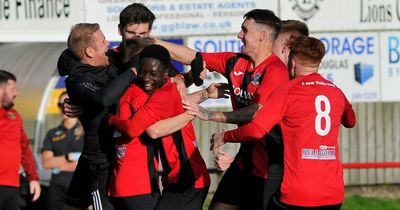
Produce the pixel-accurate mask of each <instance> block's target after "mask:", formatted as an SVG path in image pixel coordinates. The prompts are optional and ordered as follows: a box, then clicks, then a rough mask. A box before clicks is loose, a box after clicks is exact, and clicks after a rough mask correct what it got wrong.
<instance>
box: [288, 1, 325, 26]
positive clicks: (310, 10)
mask: <svg viewBox="0 0 400 210" xmlns="http://www.w3.org/2000/svg"><path fill="white" fill-rule="evenodd" d="M290 1H291V2H292V5H293V6H292V10H293V11H294V12H295V13H296V14H297V15H298V16H299V17H300V18H301V19H303V20H304V21H307V20H309V19H311V18H312V17H314V15H315V14H316V13H317V12H318V10H319V3H320V2H321V1H322V0H307V1H304V0H303V1H302V0H290Z"/></svg>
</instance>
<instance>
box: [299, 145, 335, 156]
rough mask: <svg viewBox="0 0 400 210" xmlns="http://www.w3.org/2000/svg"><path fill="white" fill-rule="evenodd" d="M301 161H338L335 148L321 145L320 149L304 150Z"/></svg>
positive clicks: (302, 150)
mask: <svg viewBox="0 0 400 210" xmlns="http://www.w3.org/2000/svg"><path fill="white" fill-rule="evenodd" d="M301 159H305V160H336V148H335V146H326V145H320V146H319V148H318V149H311V148H302V149H301Z"/></svg>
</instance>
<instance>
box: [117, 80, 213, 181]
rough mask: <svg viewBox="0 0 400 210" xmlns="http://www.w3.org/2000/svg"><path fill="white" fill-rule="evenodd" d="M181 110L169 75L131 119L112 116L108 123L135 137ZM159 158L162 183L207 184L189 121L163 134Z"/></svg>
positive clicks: (176, 91) (201, 159)
mask: <svg viewBox="0 0 400 210" xmlns="http://www.w3.org/2000/svg"><path fill="white" fill-rule="evenodd" d="M183 112H184V109H183V107H182V98H181V96H180V95H179V92H178V90H177V88H176V84H173V83H172V82H171V81H170V80H169V79H167V82H166V83H165V84H164V85H163V86H162V87H161V88H159V89H156V90H155V91H154V92H153V94H152V95H151V96H150V97H149V99H148V100H147V102H146V103H145V104H144V105H143V106H142V108H141V109H139V110H138V111H137V112H136V114H135V116H134V117H133V118H132V119H130V120H121V119H118V118H117V117H115V116H113V117H110V118H109V123H110V124H112V125H113V126H115V128H116V129H117V130H118V131H121V132H124V133H125V134H126V135H128V136H131V137H134V136H138V135H140V134H141V133H143V131H144V130H145V129H146V128H148V127H149V126H151V125H152V124H154V123H156V122H157V121H159V120H162V119H166V118H169V117H173V116H176V115H179V114H181V113H183ZM161 141H162V147H161V148H160V150H161V151H160V159H161V162H162V164H163V171H164V175H163V186H164V187H169V186H174V185H178V186H186V187H193V188H204V187H207V186H209V185H210V177H209V174H208V171H207V167H206V164H205V163H204V160H203V158H202V157H201V154H200V151H199V150H198V148H197V142H196V135H195V132H194V129H193V125H192V123H191V122H189V123H188V124H187V125H186V126H185V127H183V128H182V129H181V130H179V131H177V132H175V133H173V134H171V135H169V136H166V137H163V138H162V140H161Z"/></svg>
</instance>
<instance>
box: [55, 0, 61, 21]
mask: <svg viewBox="0 0 400 210" xmlns="http://www.w3.org/2000/svg"><path fill="white" fill-rule="evenodd" d="M57 5H58V1H57V2H56V3H55V4H54V10H55V11H56V16H57V17H58V18H59V17H60V16H61V10H58V6H57Z"/></svg>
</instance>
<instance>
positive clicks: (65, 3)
mask: <svg viewBox="0 0 400 210" xmlns="http://www.w3.org/2000/svg"><path fill="white" fill-rule="evenodd" d="M69 1H70V0H64V15H65V17H69V13H70V10H69V9H70V7H69V6H70V4H69Z"/></svg>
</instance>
